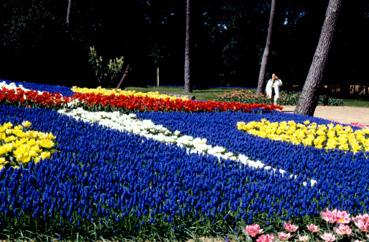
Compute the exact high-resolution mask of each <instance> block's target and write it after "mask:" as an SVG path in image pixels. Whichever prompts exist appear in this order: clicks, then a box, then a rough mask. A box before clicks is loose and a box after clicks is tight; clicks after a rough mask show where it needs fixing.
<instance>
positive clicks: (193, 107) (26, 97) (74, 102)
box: [0, 84, 282, 112]
mask: <svg viewBox="0 0 369 242" xmlns="http://www.w3.org/2000/svg"><path fill="white" fill-rule="evenodd" d="M0 88H1V93H0V104H1V103H7V104H15V105H21V106H37V107H48V108H56V109H57V108H61V107H66V106H69V107H78V106H79V107H84V108H85V109H88V110H93V111H97V110H105V111H106V110H107V111H111V110H120V111H125V112H129V111H184V112H202V111H207V112H211V111H218V112H223V111H242V112H252V111H271V110H277V109H282V107H280V106H276V105H265V104H243V103H236V102H216V101H193V100H183V99H180V98H177V99H170V98H166V99H162V98H154V97H147V96H130V95H129V96H126V95H115V94H111V95H104V94H93V93H92V94H91V93H86V94H84V93H74V95H73V96H72V97H64V96H63V95H62V94H60V93H50V92H41V91H36V90H28V89H25V88H23V87H22V86H17V85H15V84H10V85H9V84H5V85H1V86H0Z"/></svg>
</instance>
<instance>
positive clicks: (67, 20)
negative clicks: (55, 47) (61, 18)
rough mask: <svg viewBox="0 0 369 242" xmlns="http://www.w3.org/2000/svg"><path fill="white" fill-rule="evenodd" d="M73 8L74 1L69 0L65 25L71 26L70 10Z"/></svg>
mask: <svg viewBox="0 0 369 242" xmlns="http://www.w3.org/2000/svg"><path fill="white" fill-rule="evenodd" d="M71 7H72V0H68V7H67V16H66V17H65V23H66V24H69V15H70V9H71Z"/></svg>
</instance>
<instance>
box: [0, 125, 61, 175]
mask: <svg viewBox="0 0 369 242" xmlns="http://www.w3.org/2000/svg"><path fill="white" fill-rule="evenodd" d="M31 125H32V124H31V122H29V121H24V122H22V125H16V126H14V125H13V124H12V123H10V122H8V123H4V124H2V125H0V169H3V168H4V167H8V166H13V167H14V168H19V167H20V166H21V165H22V166H24V165H26V164H27V163H28V162H30V161H31V160H33V161H34V162H35V163H37V162H39V161H40V160H41V159H42V160H43V159H48V158H50V156H51V154H52V152H53V148H54V147H55V136H54V135H53V134H52V133H43V132H39V131H33V130H28V128H29V127H30V126H31Z"/></svg>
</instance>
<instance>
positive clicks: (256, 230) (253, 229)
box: [244, 224, 264, 237]
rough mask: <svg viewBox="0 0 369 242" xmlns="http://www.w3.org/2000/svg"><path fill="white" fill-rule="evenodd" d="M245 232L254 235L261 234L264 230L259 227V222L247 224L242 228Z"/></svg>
mask: <svg viewBox="0 0 369 242" xmlns="http://www.w3.org/2000/svg"><path fill="white" fill-rule="evenodd" d="M244 231H245V233H246V234H248V235H250V236H251V237H256V236H257V235H258V234H262V233H263V232H264V231H263V230H262V229H261V228H260V225H259V224H252V225H247V226H246V227H245V229H244Z"/></svg>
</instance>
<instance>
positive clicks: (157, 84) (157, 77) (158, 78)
mask: <svg viewBox="0 0 369 242" xmlns="http://www.w3.org/2000/svg"><path fill="white" fill-rule="evenodd" d="M159 71H160V69H159V66H157V67H156V86H157V87H159V86H160V72H159Z"/></svg>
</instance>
